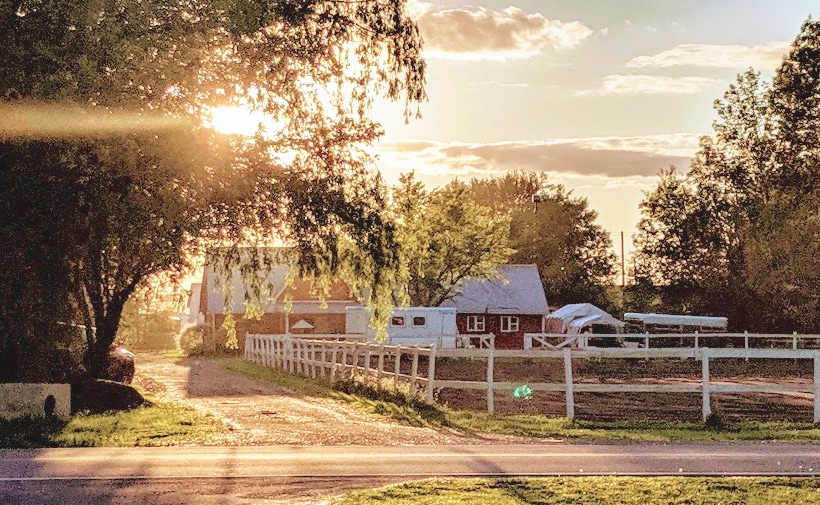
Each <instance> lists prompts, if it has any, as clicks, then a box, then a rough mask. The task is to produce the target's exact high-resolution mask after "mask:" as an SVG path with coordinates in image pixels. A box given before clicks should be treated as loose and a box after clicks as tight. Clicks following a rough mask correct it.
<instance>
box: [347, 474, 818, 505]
mask: <svg viewBox="0 0 820 505" xmlns="http://www.w3.org/2000/svg"><path fill="white" fill-rule="evenodd" d="M331 503H332V505H370V504H378V505H461V504H463V505H468V504H476V503H481V504H484V503H486V504H493V505H523V504H539V505H596V504H607V505H610V504H618V505H672V504H674V505H685V504H691V505H778V504H789V505H800V504H807V505H808V504H814V503H820V479H812V478H691V477H652V478H646V477H563V478H562V477H554V478H549V477H548V478H533V479H429V480H423V481H416V482H409V483H404V484H398V485H392V486H386V487H382V488H377V489H369V490H363V491H355V492H352V493H349V494H346V495H344V496H342V497H339V498H337V499H335V500H333V501H332V502H331Z"/></svg>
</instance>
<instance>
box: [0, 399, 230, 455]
mask: <svg viewBox="0 0 820 505" xmlns="http://www.w3.org/2000/svg"><path fill="white" fill-rule="evenodd" d="M224 429H225V427H224V426H223V425H222V424H221V423H220V422H218V421H217V420H215V419H213V418H210V417H207V416H204V415H202V414H200V413H198V412H196V411H195V410H193V409H192V408H190V407H186V406H184V405H180V404H174V403H157V404H154V405H151V406H146V407H140V408H137V409H134V410H131V411H127V412H108V413H103V414H87V413H79V414H75V415H74V416H72V417H71V419H69V420H68V421H60V420H57V419H29V418H23V419H16V420H11V421H0V448H2V449H28V448H40V447H134V446H162V445H179V444H183V443H184V444H197V443H203V442H205V441H206V440H207V439H208V437H209V436H210V435H212V434H215V433H218V432H220V431H222V430H224Z"/></svg>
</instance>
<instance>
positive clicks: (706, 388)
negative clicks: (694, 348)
mask: <svg viewBox="0 0 820 505" xmlns="http://www.w3.org/2000/svg"><path fill="white" fill-rule="evenodd" d="M701 373H702V380H703V382H702V385H701V389H702V390H703V420H704V421H706V418H707V417H709V414H711V413H712V398H711V393H712V391H711V387H712V386H711V385H710V383H709V351H708V350H707V349H704V350H703V351H702V355H701Z"/></svg>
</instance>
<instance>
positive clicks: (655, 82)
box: [574, 74, 720, 96]
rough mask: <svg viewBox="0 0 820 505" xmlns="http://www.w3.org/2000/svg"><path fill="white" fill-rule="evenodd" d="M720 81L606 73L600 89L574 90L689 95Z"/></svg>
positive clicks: (590, 93) (582, 93) (591, 93)
mask: <svg viewBox="0 0 820 505" xmlns="http://www.w3.org/2000/svg"><path fill="white" fill-rule="evenodd" d="M719 82H720V81H718V80H716V79H708V78H706V77H670V76H666V75H622V74H615V75H608V76H606V77H604V80H603V82H602V83H601V88H600V89H586V90H581V91H576V92H575V93H574V95H575V96H606V95H691V94H695V93H699V92H701V91H703V90H705V89H707V88H709V87H712V86H714V85H715V84H717V83H719Z"/></svg>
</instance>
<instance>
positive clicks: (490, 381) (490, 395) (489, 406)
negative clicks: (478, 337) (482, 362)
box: [487, 349, 495, 415]
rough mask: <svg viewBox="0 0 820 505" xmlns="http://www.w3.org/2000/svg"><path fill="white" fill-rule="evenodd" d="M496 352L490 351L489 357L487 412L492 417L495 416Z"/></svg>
mask: <svg viewBox="0 0 820 505" xmlns="http://www.w3.org/2000/svg"><path fill="white" fill-rule="evenodd" d="M493 354H494V350H493V349H490V353H489V354H488V355H487V412H489V413H490V415H494V414H495V403H494V401H493V400H494V397H493V394H494V393H493V368H494V366H495V357H494V356H493Z"/></svg>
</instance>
